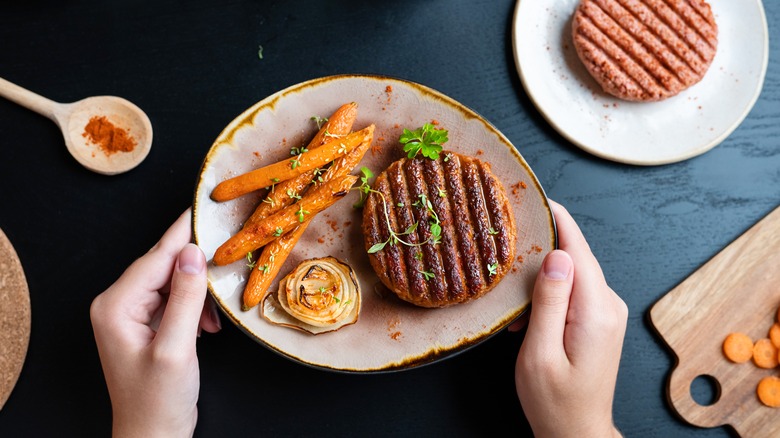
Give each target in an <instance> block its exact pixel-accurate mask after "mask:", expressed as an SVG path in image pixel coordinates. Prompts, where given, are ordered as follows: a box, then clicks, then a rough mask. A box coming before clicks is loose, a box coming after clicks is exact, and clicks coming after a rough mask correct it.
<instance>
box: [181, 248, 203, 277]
mask: <svg viewBox="0 0 780 438" xmlns="http://www.w3.org/2000/svg"><path fill="white" fill-rule="evenodd" d="M205 268H206V261H205V259H204V257H203V253H202V252H201V250H200V248H198V246H197V245H195V244H193V243H188V244H187V245H186V246H184V248H182V250H181V252H180V253H179V271H181V272H184V273H186V274H200V273H201V272H203V270H204V269H205Z"/></svg>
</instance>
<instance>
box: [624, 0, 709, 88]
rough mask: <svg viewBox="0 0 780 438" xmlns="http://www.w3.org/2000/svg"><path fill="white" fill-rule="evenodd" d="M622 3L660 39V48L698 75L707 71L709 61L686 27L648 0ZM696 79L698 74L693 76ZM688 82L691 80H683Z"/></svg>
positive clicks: (632, 0) (633, 0) (627, 0)
mask: <svg viewBox="0 0 780 438" xmlns="http://www.w3.org/2000/svg"><path fill="white" fill-rule="evenodd" d="M622 5H623V6H624V7H625V8H626V9H627V10H628V11H629V12H630V13H631V14H632V15H634V16H635V17H637V19H638V20H639V21H640V22H641V23H642V24H643V25H644V26H645V28H646V29H647V30H648V31H649V32H650V33H652V34H653V35H654V36H655V37H656V38H657V39H658V41H659V44H660V46H659V48H660V49H661V50H664V51H665V52H667V54H668V56H670V57H675V58H677V59H679V60H681V61H682V62H684V63H685V65H687V67H688V68H689V69H690V70H691V71H692V72H694V73H695V74H696V75H698V74H700V73H701V72H702V70H704V71H706V69H707V66H708V62H707V60H706V59H705V58H703V57H702V56H701V55H700V54H699V53H698V52H696V50H695V48H694V47H693V46H692V45H691V44H690V43H689V41H688V40H687V39H686V37H685V33H684V32H682V30H684V29H680V28H679V27H675V26H674V25H673V24H670V22H669V20H668V19H666V18H665V15H664V14H661V13H659V11H658V10H656V9H654V8H652V7H651V6H650V5H649V4H648V0H622ZM691 80H692V81H696V76H695V75H694V76H693V78H691ZM683 82H684V83H686V84H688V83H690V82H689V81H685V80H683Z"/></svg>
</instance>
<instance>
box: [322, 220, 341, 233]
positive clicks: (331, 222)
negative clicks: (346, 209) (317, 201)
mask: <svg viewBox="0 0 780 438" xmlns="http://www.w3.org/2000/svg"><path fill="white" fill-rule="evenodd" d="M325 223H327V224H328V225H330V228H331V229H333V231H338V230H339V224H338V223H336V221H334V220H330V219H329V220H327V221H325Z"/></svg>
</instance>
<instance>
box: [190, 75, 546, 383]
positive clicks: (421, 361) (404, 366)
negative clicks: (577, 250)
mask: <svg viewBox="0 0 780 438" xmlns="http://www.w3.org/2000/svg"><path fill="white" fill-rule="evenodd" d="M342 79H369V80H374V81H380V80H390V81H397V82H401V83H404V84H406V85H409V86H411V87H413V88H416V89H418V90H422V91H423V92H425V93H427V94H429V95H431V96H433V97H435V98H437V99H441V100H444V101H445V102H446V103H447V104H448V106H450V107H451V108H453V109H455V110H457V111H459V112H463V113H464V115H466V116H468V117H472V118H476V119H477V120H479V121H480V122H481V123H482V124H484V125H485V126H486V128H487V129H489V131H490V132H491V134H493V135H496V136H497V137H498V138H499V139H500V140H501V142H502V143H504V144H505V145H506V146H508V147H507V149H508V151H509V152H510V153H511V154H512V155H513V156H514V158H515V160H516V161H517V164H518V165H520V166H522V167H523V168H524V171H525V172H526V173H527V175H528V176H529V177H530V179H531V181H533V184H534V189H535V190H536V191H537V193H538V196H539V197H540V199H541V203H542V206H543V209H544V210H543V211H544V215H545V217H544V219H545V220H547V221H548V224H549V227H548V228H549V229H548V232H549V236H548V237H549V239H550V241H549V243H550V244H551V246H552V249H556V248H558V234H557V226H556V223H555V217H554V214H553V212H552V208H551V206H550V200H549V198H548V197H547V195H546V192H545V190H544V187H543V186H542V184H541V181H540V179H539V178H538V176H537V175H536V173H535V172H534V171H533V169H532V168H531V166H530V164H529V163H528V162H527V161H526V160H525V157H523V155H522V154H521V153H520V151H519V150H518V148H517V146H515V145H514V143H512V142H511V141H510V140H509V139H508V138H507V137H506V136H505V135H504V134H503V132H501V131H500V130H499V129H498V128H497V127H496V126H495V125H493V123H492V122H490V121H489V120H488V119H487V118H485V117H483V116H482V115H481V114H479V113H478V112H476V111H475V110H474V109H472V108H471V107H469V106H467V105H465V104H463V103H461V102H459V101H457V100H455V99H454V98H452V97H450V96H448V95H446V94H445V93H443V92H441V91H438V90H436V89H434V88H432V87H429V86H427V85H424V84H421V83H419V82H416V81H413V80H409V79H405V78H401V77H398V76H389V75H382V74H362V73H359V74H352V73H344V74H334V75H326V76H321V77H316V78H311V79H308V80H304V81H301V82H299V83H296V84H293V85H289V86H287V87H285V88H283V89H281V90H279V91H276V92H274V93H271V94H269V95H267V96H265V97H263V98H262V99H260V100H258V101H257V102H255V103H253V104H252V105H251V106H249V107H248V108H247V109H245V110H243V111H242V112H240V113H239V114H238V115H237V116H236V117H235V118H233V119H232V120H231V121H230V122H229V123H228V124H227V125H226V126H225V128H224V129H222V130H221V131H220V133H219V134H218V135H217V136H216V138H215V139H214V141H213V142H212V144H211V146H210V147H209V150H208V152H207V153H206V155H205V157H204V159H203V161H202V163H201V166H200V169H199V171H198V174H197V179H196V187H195V190H194V192H193V193H194V194H193V204H192V205H193V214H192V218H191V225H192V230H193V238H194V241H195V243H196V244H198V236H197V231H196V230H197V229H198V228H197V224H198V215H197V214H196V213H197V211H198V205H199V198H200V197H202V194H201V185H202V184H201V181H202V179H203V174H204V172H205V171H206V170H207V167H208V165H209V163H210V161H211V159H212V156H213V155H214V151H215V149H216V148H217V147H218V146H219V145H220V144H223V143H225V138H228V139H230V138H231V135H230V132H235V130H236V129H238V127H239V125H241V124H243V123H247V119H251V118H252V117H254V115H253V114H255V113H257V112H259V111H260V110H262V108H264V107H266V106H268V105H269V104H271V103H273V102H276V101H278V100H279V99H280V98H283V97H284V95H285V94H287V93H291V92H296V91H298V90H300V89H302V88H306V87H310V86H315V85H317V84H320V83H323V82H327V81H332V80H342ZM208 290H209V294H210V295H211V297H212V298H213V299H215V301H216V303H217V306H218V307H219V308H220V310H221V311H222V312H223V313H224V314H225V315H227V316H228V317H229V318H230V319H231V321H232V322H233V324H234V325H236V326H237V327H238V328H239V329H240V330H241V331H242V332H244V334H246V335H247V336H249V337H250V338H251V339H253V340H254V341H255V342H257V343H259V344H261V345H262V346H264V347H265V348H267V349H269V350H271V351H272V352H274V353H276V354H278V355H280V356H282V357H284V358H286V359H288V360H292V361H294V362H296V363H299V364H301V365H304V366H308V367H311V368H315V369H319V370H325V371H331V372H338V373H344V374H377V373H392V372H400V371H404V370H409V369H415V368H419V367H422V366H426V365H429V364H434V363H438V362H440V361H441V360H445V359H448V358H451V357H454V356H457V355H458V354H460V353H463V352H465V351H468V350H470V349H471V348H473V347H475V346H477V345H479V344H481V343H482V342H484V341H486V340H488V339H490V338H492V337H493V336H495V335H496V334H498V333H500V332H501V331H503V330H505V329H506V328H507V327H508V326H509V325H511V324H512V323H513V322H515V321H517V320H519V319H521V318H522V317H523V316H525V315H526V314H527V313H528V312H529V310H530V307H531V299H530V297H529V300H528V303H526V304H525V305H524V306H523V308H522V309H520V311H519V312H518V313H517V315H515V316H513V317H511V318H508V319H507V320H504V321H501V322H499V323H498V324H496V325H495V327H494V328H493V329H492V330H490V331H488V332H485V333H482V334H479V336H478V338H476V339H473V340H469V342H461V343H458V344H457V345H454V346H452V347H451V348H447V349H438V348H437V349H436V351H435V352H432V351H431V350H430V348H429V349H428V350H426V352H424V354H422V355H420V356H414V357H404V358H402V360H401V361H399V362H385V363H384V364H383V365H382V366H381V367H376V368H370V369H369V368H362V369H351V368H345V367H338V366H329V365H326V364H322V363H314V362H313V361H309V360H306V359H304V358H301V357H298V356H297V355H294V354H292V353H290V352H288V351H284V350H283V349H280V348H278V346H277V345H274V344H271V343H269V342H268V341H266V340H265V339H263V338H262V337H260V336H258V335H257V334H256V333H254V332H253V331H252V330H250V329H249V328H248V327H246V326H245V324H244V323H243V322H242V321H241V320H240V319H239V318H238V317H237V316H236V315H234V314H233V313H234V312H233V311H232V310H231V309H230V308H229V307H228V306H227V305H224V304H223V303H222V300H221V299H220V297H219V296H218V295H217V293H216V292H215V291H214V290H213V287H212V283H211V281H209V282H208Z"/></svg>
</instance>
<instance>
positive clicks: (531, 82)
mask: <svg viewBox="0 0 780 438" xmlns="http://www.w3.org/2000/svg"><path fill="white" fill-rule="evenodd" d="M578 3H579V0H556V1H534V0H519V1H518V2H517V4H516V6H515V13H514V24H513V29H512V31H513V35H512V40H513V48H514V54H515V63H516V66H517V70H518V72H519V74H520V79H521V81H522V83H523V86H524V87H525V90H526V93H528V95H529V97H530V98H531V100H532V101H533V102H534V104H535V105H536V107H537V108H538V109H539V111H540V112H541V113H542V114H543V115H544V117H545V118H546V119H547V121H548V122H549V123H550V124H551V125H552V126H553V127H554V128H555V129H556V130H557V131H558V132H559V133H560V134H561V135H563V136H564V137H565V138H566V139H568V140H569V141H571V142H572V143H574V144H575V145H577V146H578V147H580V148H582V149H583V150H585V151H587V152H589V153H591V154H593V155H596V156H599V157H602V158H606V159H609V160H613V161H617V162H623V163H627V164H636V165H659V164H667V163H673V162H678V161H682V160H686V159H689V158H692V157H694V156H697V155H700V154H702V153H704V152H706V151H708V150H710V149H712V148H713V147H715V146H717V145H718V144H720V143H721V142H722V141H723V140H724V139H726V137H728V135H729V134H731V133H732V132H733V131H734V130H735V129H736V128H737V126H739V124H740V123H741V122H742V120H744V119H745V117H746V116H747V114H748V112H749V111H750V109H751V108H752V107H753V104H754V103H755V102H756V99H758V95H759V93H760V92H761V87H762V85H763V83H764V76H765V73H766V68H767V60H768V53H769V52H768V50H769V40H768V31H767V24H766V17H765V15H764V8H763V5H762V4H761V1H760V0H743V1H731V0H709V3H710V5H711V7H712V11H713V13H714V15H715V22H716V23H717V25H718V49H717V53H716V55H715V59H714V60H713V63H712V65H711V66H710V69H709V70H708V71H707V74H706V75H705V76H704V78H703V79H702V80H701V81H700V82H699V83H698V84H695V85H693V86H692V87H690V88H689V89H687V90H685V91H683V92H682V93H680V94H678V95H677V96H673V97H671V98H669V99H666V100H664V101H661V102H641V103H640V102H628V101H624V100H620V99H617V98H614V97H612V96H610V95H608V94H606V93H604V92H603V91H602V90H601V87H600V86H599V85H598V84H597V83H596V81H595V80H594V79H593V78H592V77H591V76H590V75H589V74H588V72H587V70H585V67H584V66H583V65H582V63H581V62H580V60H579V58H578V57H577V52H576V50H575V49H574V46H573V44H572V43H571V41H572V34H571V17H572V14H573V13H574V10H575V8H576V6H577V4H578Z"/></svg>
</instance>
